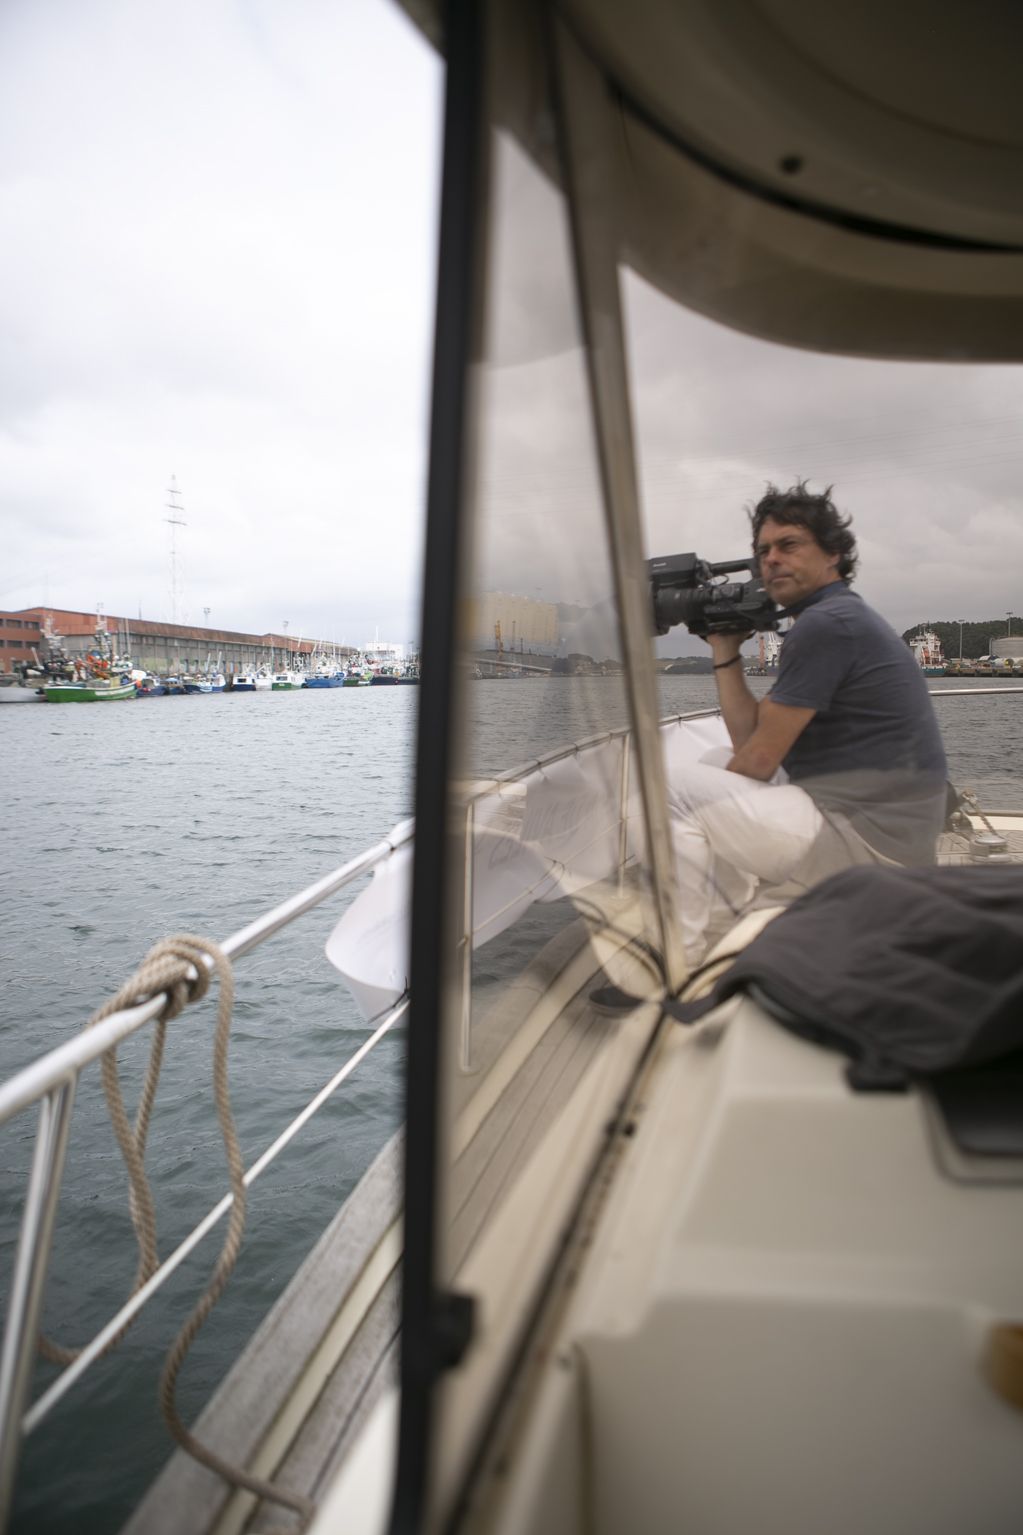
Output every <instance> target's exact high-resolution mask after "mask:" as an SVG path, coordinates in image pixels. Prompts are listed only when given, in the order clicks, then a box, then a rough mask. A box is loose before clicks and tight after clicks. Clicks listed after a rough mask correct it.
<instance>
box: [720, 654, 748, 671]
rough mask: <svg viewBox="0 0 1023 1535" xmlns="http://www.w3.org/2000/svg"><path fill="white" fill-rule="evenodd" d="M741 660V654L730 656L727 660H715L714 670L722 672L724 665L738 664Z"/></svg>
mask: <svg viewBox="0 0 1023 1535" xmlns="http://www.w3.org/2000/svg"><path fill="white" fill-rule="evenodd" d="M741 660H742V656H741V655H734V656H730V657H729V658H728V660H727V661H715V662H714V670H715V671H716V672H723V671H724V669H725V667H726V666H738V664H739V662H740V661H741Z"/></svg>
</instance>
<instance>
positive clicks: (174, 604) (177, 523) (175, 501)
mask: <svg viewBox="0 0 1023 1535" xmlns="http://www.w3.org/2000/svg"><path fill="white" fill-rule="evenodd" d="M167 497H168V500H167V510H168V511H169V512H170V516H169V517H165V518H164V519H163V520H164V522H166V523H168V524H169V525H170V530H171V535H170V563H171V591H170V599H171V623H172V624H176V623H177V621H178V529H179V528H187V527H188V523H187V522H186V521H185V519H184V517H183V516H182V513H183V512H184V507H183V506H182V505H181V492H180V491H179V490H178V477H177V475H176V474H172V475H171V482H170V485H169V487H168V489H167Z"/></svg>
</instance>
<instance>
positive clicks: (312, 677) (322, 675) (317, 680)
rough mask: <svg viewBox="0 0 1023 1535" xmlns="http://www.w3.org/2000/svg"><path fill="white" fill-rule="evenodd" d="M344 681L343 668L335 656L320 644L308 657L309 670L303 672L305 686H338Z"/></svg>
mask: <svg viewBox="0 0 1023 1535" xmlns="http://www.w3.org/2000/svg"><path fill="white" fill-rule="evenodd" d="M344 681H345V673H344V670H343V668H342V666H341V664H340V662H339V661H338V659H337V657H336V656H333V655H330V654H329V653H328V652H327V650H326V648H325V647H323V646H320V648H319V649H318V650H315V651H314V652H313V654H312V656H311V657H310V659H309V670H308V671H307V672H306V674H305V685H306V687H307V688H339V687H341V686H343V684H344Z"/></svg>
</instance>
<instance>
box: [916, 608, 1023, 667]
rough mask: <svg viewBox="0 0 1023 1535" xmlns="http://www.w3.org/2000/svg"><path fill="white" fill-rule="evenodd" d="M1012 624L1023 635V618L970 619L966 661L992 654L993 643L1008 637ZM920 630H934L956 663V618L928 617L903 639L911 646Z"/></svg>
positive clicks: (964, 651) (965, 629)
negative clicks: (1008, 628)
mask: <svg viewBox="0 0 1023 1535" xmlns="http://www.w3.org/2000/svg"><path fill="white" fill-rule="evenodd" d="M1010 623H1011V625H1012V633H1013V634H1023V618H1017V617H1016V615H1015V614H1013V616H1012V618H1011V619H1008V618H1006V616H1005V615H1004V614H1003V615H1002V617H1001V618H979V619H970V620H969V621H968V622H966V623H964V624H963V626H962V629H963V649H962V655H963V660H964V661H976V659H977V657H978V656H986V655H989V654H990V652H991V641H992V640H997V639H1002V638H1003V637H1004V635H1005V631H1006V626H1007V624H1010ZM921 629H931V630H933V632H934V633H935V634H936V635H937V636H938V639H939V640H940V641H941V648H942V650H943V651H944V653H945V659H946V661H952V660H955V659H956V658H957V657H958V655H959V622H958V620H957V619H954V618H928V619H926V620H924V621H921V622H920V623H918V624H914V626H913V628H912V629H907V630H906V631H905V633H904V634H903V636H902V638H903V639H904V640H905V641H906V642H907V643H908V642H909V641H910V640H911V639H912V638H913V636H914V635H915V634H919V633H920V630H921Z"/></svg>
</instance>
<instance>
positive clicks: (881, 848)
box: [670, 482, 946, 962]
mask: <svg viewBox="0 0 1023 1535" xmlns="http://www.w3.org/2000/svg"><path fill="white" fill-rule="evenodd" d="M750 520H751V523H752V532H753V552H754V559H755V568H756V570H757V572H758V575H759V580H760V582H762V585H763V588H764V589H765V591H766V597H767V598H768V599H770V601H771V602H773V603H774V604H776V605H777V608H778V609H780V610H781V611H780V613H778V614H777V617H791V618H792V619H793V620H794V622H793V624H792V626H791V628H790V630H789V631H788V633H787V634H786V635H785V637H784V640H783V642H782V646H781V657H780V661H779V668H778V676H777V681H776V682H775V684H774V686H773V687H772V688H771V690H770V692H769V693H768V694H767V696H766V697H764V698H761V699H759V700H758V699H757V698H755V697H754V695H753V694H752V693H751V692H750V689H749V687H748V686H747V683H746V677H745V673H744V669H743V665H742V657H741V655H740V649H741V646H742V644H743V642H744V641H745V640H746V639H747V638H748V637H749V632H750V623H749V621H748V620H745V621H744V619H743V613H742V603H741V602H740V603H739V604H738V611H737V614H736V618H735V621H734V622H733V623H732V624H731V625H729V623H728V621H727V618H718V619H716V620H714V621H713V622H712V623H711V624H710V626H709V627H708V626H707V625H706V624H704V625H702V626H701V625H700V624H699V623H698V622H697V623H693V624H692V625H691V627H692V628H693V629H694V632H701V627H702V630H703V633H704V637H705V638H706V639H707V641H708V643H709V645H710V647H711V650H712V652H713V656H714V678H715V682H716V684H717V689H718V698H719V701H720V704H721V713H722V716H723V719H724V722H725V726H726V728H727V730H728V734H729V737H730V739H731V743H732V750H731V752H730V753H729V752H725V753H723V754H722V758H723V760H718V761H709V760H707V759H704V760H703V761H702V762H700V763H697V764H695V766H691V767H690V768H689V769H687V771H686V773H685V774H684V776H683V778H682V780H681V781H680V782H678V783H676V784H674V785H673V786H672V787H671V790H670V799H671V807H672V827H673V835H674V840H675V849H676V854H677V860H678V870H679V879H680V883H681V886H682V910H683V927H684V937H685V940H686V944H687V948H688V950H689V955H690V959H691V960H692V961H694V962H695V961H698V960H699V958H701V957H702V955H703V953H704V952H706V950H707V948H708V947H710V945H711V944H713V943H714V942H715V941H716V939H717V938H718V937H719V936H720V934H721V933H722V932H723V931H724V930H725V928H726V927H727V926H728V925H730V923H731V921H732V920H733V918H734V917H735V915H736V914H737V913H738V912H739V911H741V910H743V909H744V908H745V907H746V906H748V905H749V904H750V902H751V901H752V900H753V899H754V897H755V896H758V897H760V898H763V901H764V904H767V903H772V904H773V903H775V902H777V903H780V904H784V903H785V902H787V901H789V900H793V899H794V898H795V896H796V895H798V894H800V893H801V892H802V891H803V890H806V889H809V888H810V886H811V885H814V884H816V883H818V882H819V881H820V880H822V879H824V878H826V877H827V876H828V875H829V874H833V873H836V872H837V871H838V870H839V869H842V868H847V867H849V866H850V865H851V864H858V863H873V862H878V863H886V862H887V863H896V864H903V865H910V864H924V863H933V861H934V853H935V843H936V840H937V837H938V835H939V833H940V831H941V828H942V824H943V821H944V815H945V793H946V788H945V785H946V770H945V754H944V749H943V747H942V743H941V736H940V733H939V731H938V725H937V720H936V719H935V716H934V709H933V705H932V703H931V699H930V696H929V694H928V691H927V687H926V684H925V682H924V679H923V674H922V672H921V671H920V668H919V666H918V665H917V663H916V660H915V658H914V657H913V655H912V653H911V652H910V650H909V649H908V647H907V646H906V645H905V644H904V643H903V642H902V640H901V639H900V638H899V636H898V635H897V634H896V633H895V632H894V630H893V629H891V628H890V627H889V625H888V624H887V623H885V621H884V620H883V619H882V618H881V617H880V616H879V615H878V614H877V613H875V612H874V611H873V610H872V609H871V608H869V607H868V606H867V605H866V603H865V602H864V601H863V600H862V598H861V597H860V596H859V594H858V593H856V592H854V591H852V589H851V586H850V582H851V580H852V577H853V574H854V572H855V569H856V560H857V556H856V541H855V538H854V537H853V534H852V532H851V531H850V525H849V524H850V519H849V518H846V517H842V516H841V514H840V513H839V512H838V510H837V509H836V507H835V505H834V503H833V502H832V500H831V497H830V493H829V492H827V491H826V492H825V493H824V494H822V495H813V494H811V492H810V491H809V490H808V489H807V487H806V485H805V484H804V483H803V482H799V483H797V484H796V485H794V486H792V487H791V488H790V489H788V490H783V491H782V490H777V489H775V487H774V486H769V487H768V490H767V493H766V494H765V495H764V496H763V497H762V498H761V500H760V501H759V502H758V503H757V505H756V507H755V508H754V509H753V511H752V512H751V514H750ZM732 568H733V569H734V566H733V567H732ZM755 584H756V583H751V586H754V585H755ZM758 589H759V588H758ZM732 590H734V591H737V592H739V593H741V594H742V595H743V597H745V599H746V603H747V606H748V605H749V603H750V598H749V597H748V596H747V595H746V591H747V589H745V588H733V589H732ZM689 602H690V604H692V597H690V598H689ZM715 611H716V610H715ZM770 622H771V620H770V618H767V619H765V620H764V621H763V622H761V623H760V627H766V626H767V624H768V623H770ZM710 756H711V757H713V756H714V754H713V753H712V754H710Z"/></svg>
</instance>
